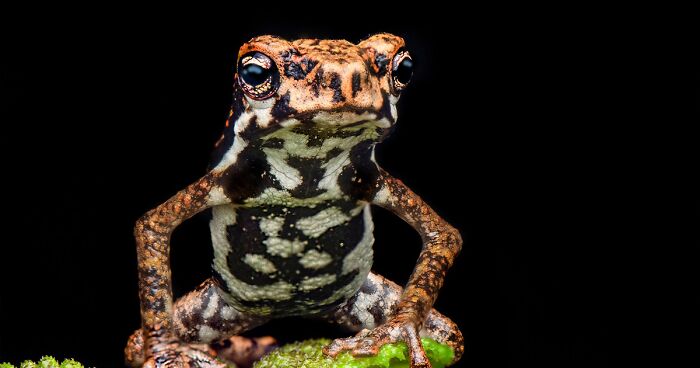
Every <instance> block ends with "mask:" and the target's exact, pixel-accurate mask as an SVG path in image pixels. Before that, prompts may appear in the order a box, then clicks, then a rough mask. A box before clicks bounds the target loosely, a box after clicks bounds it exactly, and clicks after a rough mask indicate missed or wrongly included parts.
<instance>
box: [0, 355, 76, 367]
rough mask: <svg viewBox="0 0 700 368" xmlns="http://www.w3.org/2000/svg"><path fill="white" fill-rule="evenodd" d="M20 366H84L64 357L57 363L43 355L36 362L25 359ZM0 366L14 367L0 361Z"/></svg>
mask: <svg viewBox="0 0 700 368" xmlns="http://www.w3.org/2000/svg"><path fill="white" fill-rule="evenodd" d="M19 367H20V368H84V367H83V365H82V364H80V363H78V362H76V361H75V360H73V359H66V360H64V361H63V362H61V363H58V361H57V360H56V359H54V358H53V357H50V356H45V357H43V358H41V359H40V360H39V361H38V362H32V361H31V360H25V361H24V362H22V364H20V365H19ZM0 368H16V367H15V366H14V365H12V364H10V363H0Z"/></svg>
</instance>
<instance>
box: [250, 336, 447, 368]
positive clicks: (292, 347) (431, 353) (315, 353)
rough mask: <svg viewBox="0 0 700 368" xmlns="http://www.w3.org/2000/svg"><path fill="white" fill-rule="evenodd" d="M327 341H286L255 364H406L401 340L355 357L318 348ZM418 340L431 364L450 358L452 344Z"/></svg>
mask: <svg viewBox="0 0 700 368" xmlns="http://www.w3.org/2000/svg"><path fill="white" fill-rule="evenodd" d="M330 342H331V340H328V339H318V340H307V341H303V342H296V343H293V344H287V345H285V346H283V347H281V348H279V349H277V350H275V351H273V352H272V353H270V354H268V355H267V356H266V357H264V358H263V359H262V360H261V361H259V362H257V363H256V364H255V368H274V367H288V368H302V367H304V368H408V348H407V347H406V344H404V343H398V344H387V345H384V346H382V348H381V349H380V351H379V354H377V356H374V357H358V358H355V357H353V356H352V355H350V353H348V352H344V353H342V354H340V355H338V357H337V358H336V359H332V358H329V357H327V356H325V355H323V351H322V350H323V347H324V346H326V345H328V344H330ZM422 342H423V348H424V349H425V353H426V354H427V355H428V359H430V362H431V363H432V365H433V367H434V368H443V367H445V366H447V365H448V364H449V363H450V362H452V359H453V358H454V352H453V351H452V348H450V347H449V346H447V345H443V344H440V343H438V342H437V341H435V340H433V339H429V338H423V339H422Z"/></svg>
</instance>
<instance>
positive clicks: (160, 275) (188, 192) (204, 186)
mask: <svg viewBox="0 0 700 368" xmlns="http://www.w3.org/2000/svg"><path fill="white" fill-rule="evenodd" d="M220 177H221V175H220V174H218V173H215V172H211V173H209V174H207V175H205V176H204V177H203V178H201V179H200V180H198V181H197V182H195V183H194V184H191V185H190V186H188V187H187V188H185V189H184V190H182V191H180V192H179V193H177V194H176V195H174V196H173V197H172V198H170V199H168V200H167V201H166V202H165V203H163V204H161V205H160V206H158V207H157V208H155V209H153V210H151V211H149V212H147V213H146V214H145V215H144V216H142V217H141V218H140V219H139V220H138V221H137V222H136V227H135V229H134V235H135V237H136V247H137V259H138V277H139V297H140V300H141V319H142V326H141V327H142V331H143V342H144V344H143V355H144V356H145V363H144V366H148V367H150V366H154V367H155V366H157V367H173V366H176V367H221V366H223V365H222V364H221V363H218V362H217V361H215V360H214V359H213V358H210V357H208V356H207V355H206V354H204V353H203V352H199V351H196V349H195V350H192V349H187V348H186V347H184V346H181V345H182V344H180V340H179V339H178V338H177V336H176V335H175V333H174V331H173V327H174V326H173V294H172V284H171V275H170V235H171V234H172V232H173V230H175V228H176V227H177V226H178V225H180V224H181V223H182V222H183V221H184V220H186V219H188V218H190V217H192V216H194V215H195V214H197V213H199V212H201V211H203V210H205V209H207V208H209V207H212V206H215V205H219V204H225V203H228V202H229V200H228V199H227V197H226V196H225V195H224V194H223V190H221V187H220V184H219V182H220Z"/></svg>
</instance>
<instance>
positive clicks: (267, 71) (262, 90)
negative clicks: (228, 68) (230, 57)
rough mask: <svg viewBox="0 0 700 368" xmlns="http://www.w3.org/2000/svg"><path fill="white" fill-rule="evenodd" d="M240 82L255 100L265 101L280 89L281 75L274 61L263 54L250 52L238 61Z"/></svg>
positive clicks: (247, 93)
mask: <svg viewBox="0 0 700 368" xmlns="http://www.w3.org/2000/svg"><path fill="white" fill-rule="evenodd" d="M237 74H238V81H239V84H240V85H241V87H242V88H243V91H244V92H245V93H246V95H248V96H249V97H250V98H252V99H254V100H264V99H267V98H269V97H270V96H272V95H273V94H274V93H275V92H276V91H277V88H279V84H280V73H279V70H278V69H277V65H275V62H274V61H272V59H271V58H270V57H269V56H267V55H265V54H263V53H261V52H250V53H248V54H245V55H243V57H241V59H240V60H239V61H238V73H237Z"/></svg>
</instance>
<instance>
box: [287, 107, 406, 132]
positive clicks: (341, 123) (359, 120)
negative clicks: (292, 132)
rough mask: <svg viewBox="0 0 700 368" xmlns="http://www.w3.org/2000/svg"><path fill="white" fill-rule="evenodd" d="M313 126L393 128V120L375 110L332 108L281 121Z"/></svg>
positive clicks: (324, 128) (325, 127) (327, 128)
mask: <svg viewBox="0 0 700 368" xmlns="http://www.w3.org/2000/svg"><path fill="white" fill-rule="evenodd" d="M299 125H303V126H313V127H316V128H318V129H322V130H337V129H347V128H352V127H356V126H360V125H373V126H375V127H377V128H380V129H388V128H391V126H392V125H393V122H392V121H391V120H390V119H388V118H386V117H384V116H382V114H380V113H377V112H373V111H367V110H363V111H358V110H330V111H318V112H313V113H305V114H298V115H296V116H294V117H292V118H290V119H288V120H285V121H281V122H280V126H281V127H282V128H291V127H294V126H299Z"/></svg>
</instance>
